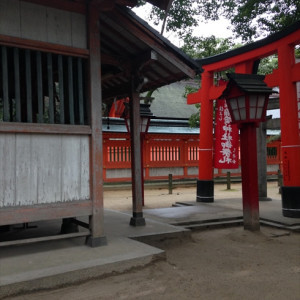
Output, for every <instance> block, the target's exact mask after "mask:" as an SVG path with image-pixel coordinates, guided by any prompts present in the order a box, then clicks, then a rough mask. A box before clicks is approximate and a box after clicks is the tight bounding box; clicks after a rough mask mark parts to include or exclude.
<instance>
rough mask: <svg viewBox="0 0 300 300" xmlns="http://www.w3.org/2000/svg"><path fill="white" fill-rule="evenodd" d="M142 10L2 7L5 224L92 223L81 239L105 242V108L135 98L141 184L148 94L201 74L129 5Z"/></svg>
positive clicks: (118, 0)
mask: <svg viewBox="0 0 300 300" xmlns="http://www.w3.org/2000/svg"><path fill="white" fill-rule="evenodd" d="M148 2H150V3H152V4H155V5H158V6H160V7H161V8H162V9H166V7H167V5H168V3H169V1H168V0H165V1H155V0H152V1H148ZM136 3H137V1H136V0H102V1H101V0H90V1H88V0H59V1H58V0H53V1H49V0H31V1H29V0H28V1H25V0H23V1H21V0H0V169H1V172H0V226H8V225H11V224H19V223H28V222H34V221H43V220H51V219H61V220H65V221H72V222H76V221H77V220H76V217H82V216H86V217H88V221H87V223H83V222H79V221H77V224H79V225H82V226H83V227H86V228H87V230H86V231H85V232H81V233H73V236H76V235H86V236H87V243H88V244H89V245H91V246H98V245H101V244H105V242H106V239H105V233H104V228H103V186H102V182H103V178H102V176H103V175H102V174H103V154H102V109H103V105H104V104H106V105H108V106H109V104H110V103H112V102H113V100H114V99H118V98H121V97H130V103H131V107H132V116H131V117H132V122H133V123H132V124H133V130H132V133H131V134H132V145H133V146H134V147H133V149H134V150H133V161H134V165H133V166H136V169H133V174H135V176H136V178H133V182H135V184H136V186H137V185H138V180H139V178H138V177H139V174H140V172H141V170H140V169H139V168H138V165H139V160H140V156H139V154H138V151H137V150H138V149H139V132H138V128H139V102H140V99H139V93H140V92H143V91H147V90H149V89H154V88H156V87H160V86H162V85H166V84H168V83H171V82H174V81H178V80H181V79H183V78H186V77H193V76H194V75H195V73H196V72H197V69H198V65H197V64H196V63H195V62H194V61H193V60H191V59H189V58H188V57H187V56H186V55H184V54H183V53H182V52H181V51H179V50H178V49H177V48H176V47H174V46H173V45H172V44H171V43H170V42H169V41H168V40H166V39H164V38H163V37H161V36H160V34H159V33H157V32H156V31H154V30H153V29H152V28H151V27H149V26H148V24H147V23H145V22H144V21H143V20H141V19H140V18H138V17H137V16H136V15H135V14H134V13H133V12H132V11H131V10H130V9H128V8H126V6H130V7H133V6H135V5H136ZM138 197H139V195H138V192H137V194H136V195H135V196H134V200H133V202H134V203H133V213H134V214H137V215H139V214H141V202H140V199H139V198H138ZM66 224H67V222H66ZM66 236H67V235H66ZM61 237H62V236H60V238H61ZM45 239H47V237H45ZM0 244H1V242H0Z"/></svg>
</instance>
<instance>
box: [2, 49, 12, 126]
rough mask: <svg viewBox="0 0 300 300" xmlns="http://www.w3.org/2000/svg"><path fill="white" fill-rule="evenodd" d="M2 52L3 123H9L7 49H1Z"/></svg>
mask: <svg viewBox="0 0 300 300" xmlns="http://www.w3.org/2000/svg"><path fill="white" fill-rule="evenodd" d="M1 52H2V85H3V121H4V122H9V121H10V116H9V99H8V67H7V48H6V47H5V46H2V47H1Z"/></svg>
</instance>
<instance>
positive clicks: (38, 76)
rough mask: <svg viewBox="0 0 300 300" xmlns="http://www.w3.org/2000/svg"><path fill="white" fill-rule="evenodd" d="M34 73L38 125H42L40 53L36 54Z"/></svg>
mask: <svg viewBox="0 0 300 300" xmlns="http://www.w3.org/2000/svg"><path fill="white" fill-rule="evenodd" d="M36 72H37V95H38V123H44V105H43V74H42V55H41V52H40V51H38V52H36Z"/></svg>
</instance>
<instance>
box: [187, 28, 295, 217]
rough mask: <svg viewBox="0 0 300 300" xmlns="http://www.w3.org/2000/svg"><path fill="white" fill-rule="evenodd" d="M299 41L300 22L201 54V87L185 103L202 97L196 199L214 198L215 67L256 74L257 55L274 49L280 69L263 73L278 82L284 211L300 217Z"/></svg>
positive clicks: (270, 81) (219, 88) (269, 81)
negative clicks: (243, 43) (224, 49)
mask: <svg viewBox="0 0 300 300" xmlns="http://www.w3.org/2000/svg"><path fill="white" fill-rule="evenodd" d="M299 43H300V22H296V23H294V24H293V25H292V26H290V27H288V28H287V29H285V30H284V31H281V32H279V33H277V34H273V35H271V36H269V37H267V38H265V39H262V40H260V41H258V42H255V43H252V44H249V45H246V46H243V47H241V48H238V49H234V50H232V51H229V52H226V53H223V54H220V55H216V56H213V57H209V58H206V59H202V60H199V61H198V62H199V64H200V65H201V67H202V69H203V73H202V74H201V88H200V89H199V90H198V92H196V93H192V94H189V95H188V99H187V103H188V104H196V103H201V112H200V114H201V116H200V129H201V130H200V145H199V148H200V155H199V179H198V182H197V201H199V202H213V200H214V196H213V101H212V100H214V99H217V98H218V97H219V96H221V94H222V92H223V90H224V89H225V88H226V85H225V86H216V85H214V80H213V79H214V73H216V72H220V71H224V70H227V69H229V68H234V69H235V72H236V73H247V74H255V73H256V71H257V67H258V64H259V61H260V59H261V58H264V57H267V56H270V55H272V54H277V55H278V69H275V70H273V73H272V74H269V75H267V76H266V77H265V82H266V83H267V85H268V86H270V87H279V90H280V115H281V140H282V155H283V164H282V165H283V187H282V206H283V215H284V216H286V217H297V218H299V217H300V134H299V132H300V131H299V109H300V108H299V107H298V103H297V91H296V82H299V81H300V63H296V62H295V45H298V44H299Z"/></svg>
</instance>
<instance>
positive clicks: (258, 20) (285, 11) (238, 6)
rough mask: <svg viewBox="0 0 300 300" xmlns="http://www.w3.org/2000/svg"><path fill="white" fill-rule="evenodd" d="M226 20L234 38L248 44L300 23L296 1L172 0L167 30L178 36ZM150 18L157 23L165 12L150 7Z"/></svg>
mask: <svg viewBox="0 0 300 300" xmlns="http://www.w3.org/2000/svg"><path fill="white" fill-rule="evenodd" d="M221 16H222V17H225V18H226V19H228V20H230V21H231V24H232V28H233V33H234V35H235V37H237V36H238V37H241V38H242V40H243V41H245V42H249V41H251V40H253V39H254V38H257V37H264V36H266V35H268V34H271V33H275V32H278V31H280V30H282V29H283V28H285V27H287V26H289V25H291V24H292V23H294V22H296V21H298V20H300V2H299V0H264V1H262V0H174V1H173V4H172V6H171V9H170V11H169V13H168V22H167V27H166V29H167V31H174V32H177V33H178V35H179V36H180V37H183V36H185V35H186V33H187V32H189V31H190V30H191V29H192V28H193V27H196V26H200V24H201V23H203V22H205V21H208V20H218V19H219V18H220V17H221ZM150 18H151V19H152V20H153V21H154V22H155V23H156V24H158V23H159V22H160V21H162V20H163V19H164V18H165V12H164V11H162V10H160V9H158V8H157V7H153V9H152V11H151V14H150Z"/></svg>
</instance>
